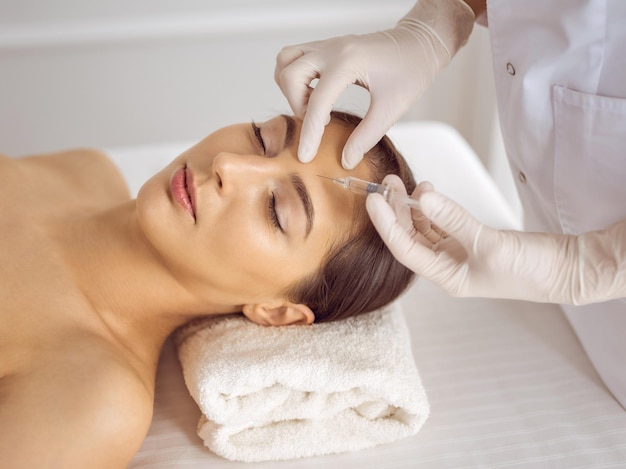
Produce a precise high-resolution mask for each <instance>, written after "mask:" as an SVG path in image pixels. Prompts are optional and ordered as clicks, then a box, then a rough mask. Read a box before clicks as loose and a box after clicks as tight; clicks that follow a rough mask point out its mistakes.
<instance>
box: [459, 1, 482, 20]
mask: <svg viewBox="0 0 626 469" xmlns="http://www.w3.org/2000/svg"><path fill="white" fill-rule="evenodd" d="M463 1H464V2H465V3H467V4H468V5H469V7H470V8H471V9H472V11H473V12H474V16H475V17H476V18H478V17H479V16H480V15H482V14H483V13H484V12H485V11H486V10H487V1H486V0H463Z"/></svg>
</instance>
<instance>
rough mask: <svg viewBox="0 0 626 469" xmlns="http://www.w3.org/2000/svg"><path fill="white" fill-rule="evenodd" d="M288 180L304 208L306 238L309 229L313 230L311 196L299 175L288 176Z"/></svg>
mask: <svg viewBox="0 0 626 469" xmlns="http://www.w3.org/2000/svg"><path fill="white" fill-rule="evenodd" d="M289 179H290V180H291V184H293V187H294V189H295V190H296V192H297V193H298V197H300V200H301V201H302V205H303V206H304V213H305V214H306V235H305V238H306V237H308V236H309V233H310V232H311V228H313V219H314V218H315V211H314V210H313V203H312V202H311V196H310V195H309V191H308V190H307V188H306V186H305V184H304V181H303V180H302V178H301V177H300V176H299V175H297V174H295V173H292V174H290V175H289Z"/></svg>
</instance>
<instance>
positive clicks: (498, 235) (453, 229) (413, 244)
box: [366, 176, 626, 305]
mask: <svg viewBox="0 0 626 469" xmlns="http://www.w3.org/2000/svg"><path fill="white" fill-rule="evenodd" d="M384 183H389V184H392V186H393V187H394V189H395V190H397V191H403V192H404V193H406V191H405V190H404V186H403V184H402V182H401V180H400V179H399V178H398V177H397V176H387V177H386V178H385V181H384ZM412 197H414V198H416V199H417V200H419V203H420V207H421V211H420V210H412V211H411V210H410V209H409V208H407V207H405V206H395V207H391V206H390V205H388V204H387V202H385V200H384V199H383V198H382V196H381V195H380V194H370V195H368V197H367V200H366V207H367V211H368V213H369V215H370V217H371V219H372V222H373V224H374V226H375V227H376V229H377V230H378V232H379V233H380V235H381V237H382V239H383V240H384V241H385V243H386V244H387V246H388V247H389V249H390V250H391V252H392V253H393V255H394V256H395V257H396V259H398V260H399V261H400V262H401V263H402V264H404V265H405V266H406V267H408V268H409V269H411V270H413V271H414V272H415V273H416V274H418V275H419V276H422V277H424V278H427V279H429V280H431V281H432V282H434V283H436V284H437V285H439V286H440V287H442V288H443V289H444V290H446V291H447V292H448V293H450V294H451V295H454V296H463V297H468V296H476V297H492V298H512V299H521V300H528V301H537V302H548V303H566V304H577V305H578V304H587V303H596V302H601V301H607V300H610V299H615V298H624V297H626V220H623V221H621V222H618V223H616V224H614V225H613V226H611V227H609V228H607V229H605V230H602V231H591V232H587V233H583V234H580V235H577V236H574V235H561V234H546V233H525V232H518V231H506V230H496V229H493V228H490V227H488V226H485V225H483V224H481V223H480V222H479V221H477V220H476V219H474V218H473V217H472V216H471V215H470V214H469V213H467V211H465V210H464V209H463V208H462V207H461V206H459V205H457V204H456V203H455V202H453V201H451V200H450V199H448V198H446V197H445V196H443V195H442V194H439V193H437V192H434V191H433V190H432V186H430V184H428V183H422V184H420V185H419V186H418V187H417V188H416V190H415V191H414V192H413V194H412ZM444 230H445V231H444Z"/></svg>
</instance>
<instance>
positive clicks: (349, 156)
mask: <svg viewBox="0 0 626 469" xmlns="http://www.w3.org/2000/svg"><path fill="white" fill-rule="evenodd" d="M473 25H474V13H473V12H472V10H471V9H470V7H469V6H468V5H467V4H466V3H465V2H463V1H462V0H418V2H417V3H416V5H415V6H414V7H413V8H412V9H411V11H409V12H408V13H407V14H406V15H405V16H404V17H403V18H402V19H401V20H400V21H399V22H398V24H397V25H396V27H395V28H393V29H389V30H386V31H381V32H377V33H372V34H365V35H359V36H357V35H350V36H343V37H336V38H331V39H327V40H324V41H316V42H309V43H306V44H300V45H295V46H290V47H285V48H284V49H283V50H282V51H281V52H280V53H279V54H278V56H277V58H276V69H275V72H274V78H275V80H276V83H277V84H278V86H280V88H281V90H282V92H283V93H284V94H285V96H286V97H287V100H288V101H289V104H290V106H291V108H292V109H293V111H294V113H295V115H296V116H298V117H300V118H303V119H304V121H303V124H302V130H301V134H300V145H299V148H298V157H299V159H300V161H302V162H309V161H311V160H312V159H313V157H314V156H315V154H316V153H317V149H318V147H319V144H320V140H321V138H322V134H323V132H324V126H325V125H326V124H328V122H329V119H330V111H331V110H332V107H333V105H334V103H335V101H336V100H337V99H338V98H339V96H340V95H341V93H342V92H343V91H345V89H346V88H347V87H348V86H349V85H350V84H353V83H356V84H357V85H359V86H362V87H364V88H366V89H368V90H369V92H370V98H371V99H370V107H369V109H368V111H367V113H366V115H365V116H364V118H363V121H362V122H361V123H360V124H359V125H358V126H357V128H356V129H355V130H354V131H353V133H352V135H351V136H350V137H349V139H348V141H347V142H346V145H345V147H344V150H343V157H342V164H343V166H344V167H345V168H347V169H352V168H354V167H355V166H356V165H357V163H358V162H359V161H361V159H362V158H363V154H364V153H365V152H367V151H369V150H370V149H371V148H372V147H373V146H374V145H375V144H376V142H378V141H379V140H380V139H381V138H382V136H383V135H384V134H385V132H387V130H389V128H390V127H391V125H392V124H393V123H394V122H395V121H396V120H397V119H398V118H399V117H400V116H401V115H402V114H404V113H405V112H406V111H407V110H408V108H409V106H410V105H411V103H412V102H413V101H414V100H415V99H417V98H418V97H419V96H420V95H421V94H422V93H423V92H424V90H425V89H426V88H427V87H428V86H429V85H430V84H431V82H432V81H433V80H434V78H435V76H436V75H437V73H438V72H439V70H441V69H442V68H443V67H444V66H445V65H447V64H448V62H450V60H451V58H452V57H453V56H454V54H455V53H456V52H457V50H458V49H459V48H460V47H461V46H462V45H463V44H465V42H466V41H467V38H468V37H469V35H470V33H471V31H472V27H473ZM316 78H319V82H318V83H317V85H316V86H315V88H312V87H311V86H310V84H311V82H312V81H313V80H314V79H316Z"/></svg>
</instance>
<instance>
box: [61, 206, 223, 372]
mask: <svg viewBox="0 0 626 469" xmlns="http://www.w3.org/2000/svg"><path fill="white" fill-rule="evenodd" d="M57 239H58V241H59V243H60V245H61V246H62V250H63V253H64V255H65V259H66V261H67V264H68V266H69V268H70V271H71V272H72V274H73V275H74V278H75V281H76V284H77V286H78V289H79V290H80V292H81V293H82V294H83V295H84V296H85V298H86V299H87V301H88V302H89V303H90V305H91V306H92V307H93V311H94V312H95V314H96V315H97V316H99V319H101V321H102V323H103V326H104V329H105V330H107V333H109V334H111V335H112V336H113V338H114V340H116V341H118V342H119V343H120V344H121V345H122V346H124V347H126V348H128V349H129V350H134V351H135V352H136V353H137V354H139V355H144V357H142V358H144V359H146V358H147V359H149V360H153V359H154V358H155V357H154V354H155V353H156V354H158V352H159V350H160V348H161V346H162V344H163V342H164V341H165V339H166V338H167V336H168V335H169V334H170V333H171V332H172V331H174V329H176V328H177V327H179V326H181V325H183V324H184V323H186V322H188V321H189V320H191V319H194V318H196V317H199V316H208V315H211V314H219V313H229V312H233V308H230V310H228V309H229V308H227V307H222V306H216V305H207V304H201V302H200V301H199V300H198V299H197V298H196V297H194V296H193V295H192V294H191V293H190V292H188V291H187V290H186V289H185V288H183V287H182V286H181V284H180V283H179V282H178V281H177V280H176V278H175V277H174V276H173V275H172V273H171V272H170V271H168V269H166V268H165V266H164V265H163V263H162V262H161V261H160V259H159V256H158V253H156V252H155V251H154V250H153V249H152V247H151V246H150V243H149V242H148V240H147V239H146V238H145V237H144V235H143V233H142V232H141V229H140V227H139V225H138V223H137V215H136V210H135V201H134V200H133V201H131V202H128V203H125V204H123V205H120V206H117V207H114V208H112V209H110V210H108V211H105V212H102V213H98V214H96V215H94V216H90V217H86V218H82V219H80V220H76V221H73V222H71V223H64V224H63V225H62V226H60V227H59V231H58V234H57ZM146 354H148V355H147V356H145V355H146Z"/></svg>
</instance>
